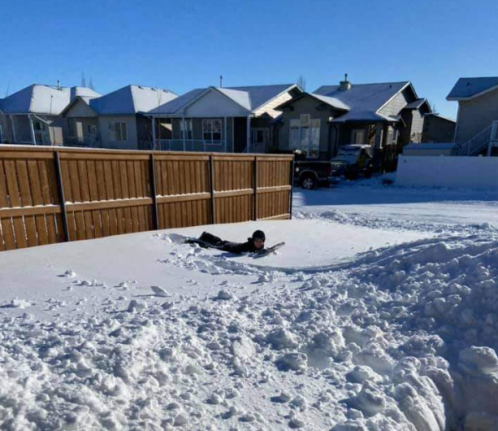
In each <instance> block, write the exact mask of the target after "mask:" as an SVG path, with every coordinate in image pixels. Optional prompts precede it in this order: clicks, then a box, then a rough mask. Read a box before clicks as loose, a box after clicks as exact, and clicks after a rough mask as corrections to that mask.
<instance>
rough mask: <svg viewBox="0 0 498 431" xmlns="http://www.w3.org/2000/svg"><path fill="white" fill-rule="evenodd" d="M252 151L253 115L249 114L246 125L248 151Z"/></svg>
mask: <svg viewBox="0 0 498 431" xmlns="http://www.w3.org/2000/svg"><path fill="white" fill-rule="evenodd" d="M250 152H251V116H250V115H248V116H247V125H246V153H250Z"/></svg>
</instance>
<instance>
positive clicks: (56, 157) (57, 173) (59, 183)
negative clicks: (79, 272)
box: [54, 150, 70, 242]
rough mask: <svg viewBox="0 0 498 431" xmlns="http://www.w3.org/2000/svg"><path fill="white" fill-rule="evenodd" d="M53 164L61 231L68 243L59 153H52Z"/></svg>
mask: <svg viewBox="0 0 498 431" xmlns="http://www.w3.org/2000/svg"><path fill="white" fill-rule="evenodd" d="M54 162H55V177H56V180H57V190H58V192H59V200H60V206H61V218H62V229H63V230H64V241H66V242H67V241H69V240H70V238H69V227H68V225H67V211H66V198H65V196H64V184H63V183H62V171H61V161H60V158H59V151H58V150H55V151H54Z"/></svg>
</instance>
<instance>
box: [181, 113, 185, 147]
mask: <svg viewBox="0 0 498 431" xmlns="http://www.w3.org/2000/svg"><path fill="white" fill-rule="evenodd" d="M181 130H182V138H183V151H186V142H185V117H182V127H181Z"/></svg>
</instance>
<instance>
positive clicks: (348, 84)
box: [339, 73, 351, 91]
mask: <svg viewBox="0 0 498 431" xmlns="http://www.w3.org/2000/svg"><path fill="white" fill-rule="evenodd" d="M339 84H340V85H339V90H341V91H348V90H351V82H349V81H348V74H347V73H346V74H344V81H341V82H340V83H339Z"/></svg>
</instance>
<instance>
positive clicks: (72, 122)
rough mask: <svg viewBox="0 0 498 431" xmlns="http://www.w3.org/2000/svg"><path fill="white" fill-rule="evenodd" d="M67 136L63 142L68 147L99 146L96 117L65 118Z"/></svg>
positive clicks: (99, 139)
mask: <svg viewBox="0 0 498 431" xmlns="http://www.w3.org/2000/svg"><path fill="white" fill-rule="evenodd" d="M66 130H67V137H66V139H65V142H64V144H65V145H67V146H69V147H87V148H101V147H102V141H101V137H100V130H99V121H98V118H89V117H69V118H66Z"/></svg>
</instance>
